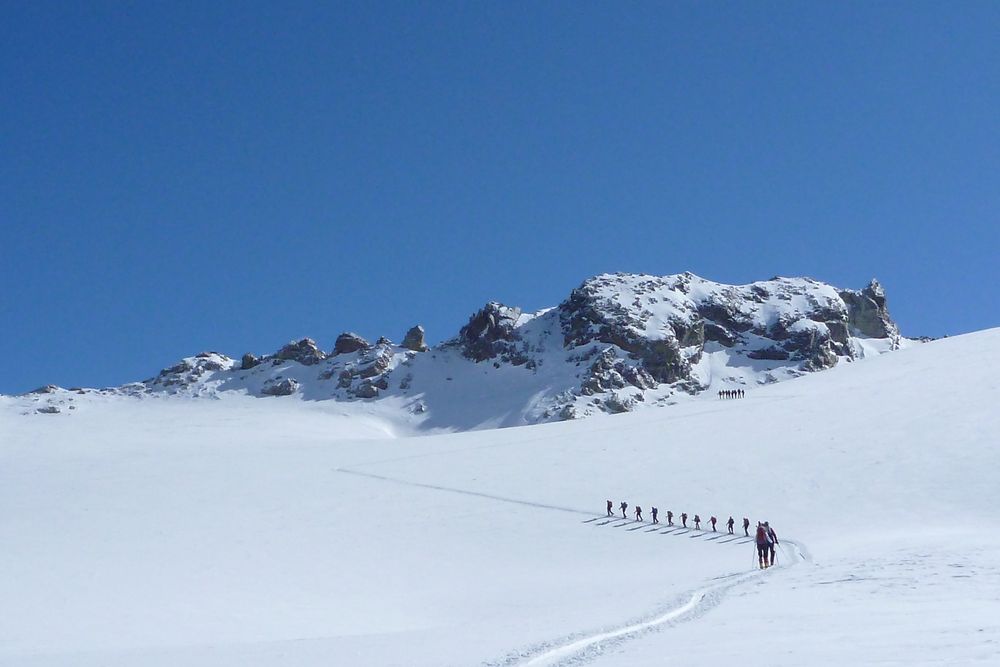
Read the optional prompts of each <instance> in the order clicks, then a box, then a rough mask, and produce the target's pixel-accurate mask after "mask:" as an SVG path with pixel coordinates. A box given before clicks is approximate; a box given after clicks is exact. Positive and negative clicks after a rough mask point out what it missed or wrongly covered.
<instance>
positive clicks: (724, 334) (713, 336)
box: [704, 322, 740, 347]
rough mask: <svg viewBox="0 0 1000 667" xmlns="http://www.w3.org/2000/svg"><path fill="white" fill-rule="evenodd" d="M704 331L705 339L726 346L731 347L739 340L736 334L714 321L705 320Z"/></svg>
mask: <svg viewBox="0 0 1000 667" xmlns="http://www.w3.org/2000/svg"><path fill="white" fill-rule="evenodd" d="M704 331H705V340H706V341H709V340H710V341H715V342H716V343H720V344H721V345H724V346H726V347H732V346H733V345H736V343H738V342H739V340H740V339H739V336H738V335H737V334H734V333H733V332H731V331H730V330H729V329H727V328H725V327H723V326H721V325H719V324H716V323H715V322H705V325H704Z"/></svg>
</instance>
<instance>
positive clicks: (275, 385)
mask: <svg viewBox="0 0 1000 667" xmlns="http://www.w3.org/2000/svg"><path fill="white" fill-rule="evenodd" d="M298 390H299V383H298V382H297V381H295V380H293V379H292V378H284V379H281V378H274V379H273V380H268V381H267V382H265V383H264V386H263V387H261V389H260V393H261V394H263V395H264V396H291V395H292V394H294V393H295V392H296V391H298Z"/></svg>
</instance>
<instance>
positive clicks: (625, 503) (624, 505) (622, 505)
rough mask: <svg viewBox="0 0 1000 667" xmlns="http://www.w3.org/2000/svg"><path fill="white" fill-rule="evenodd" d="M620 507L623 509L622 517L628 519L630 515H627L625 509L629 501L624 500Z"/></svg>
mask: <svg viewBox="0 0 1000 667" xmlns="http://www.w3.org/2000/svg"><path fill="white" fill-rule="evenodd" d="M620 507H621V511H622V518H623V519H627V518H628V517H627V516H625V510H627V509H628V503H627V502H625V501H624V500H623V501H622V504H621V506H620Z"/></svg>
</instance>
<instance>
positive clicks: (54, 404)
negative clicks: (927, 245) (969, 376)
mask: <svg viewBox="0 0 1000 667" xmlns="http://www.w3.org/2000/svg"><path fill="white" fill-rule="evenodd" d="M424 336H425V334H424V330H423V328H422V327H420V326H415V327H413V328H412V329H410V330H409V331H408V332H407V333H406V335H405V337H404V338H403V342H402V344H399V345H397V344H395V343H393V342H392V341H390V340H389V339H387V338H380V339H379V340H378V341H376V342H374V343H371V342H369V341H367V340H365V339H364V338H362V337H361V336H358V335H357V334H354V333H350V332H345V333H342V334H340V335H339V336H338V337H337V339H336V342H335V343H334V345H333V348H332V349H331V350H330V351H329V352H326V351H324V350H323V348H321V347H320V346H319V345H318V344H317V343H316V342H315V341H314V340H312V339H310V338H303V339H301V340H298V341H293V342H290V343H289V344H287V345H285V346H284V347H282V348H281V349H280V350H277V351H276V352H274V353H271V354H266V355H261V356H258V355H256V354H252V353H247V354H244V355H243V356H242V358H240V359H239V360H236V359H233V358H231V357H228V356H226V355H224V354H220V353H217V352H203V353H201V354H198V355H196V356H193V357H189V358H186V359H183V360H182V361H180V362H179V363H178V364H176V365H174V366H171V367H170V368H166V369H164V370H163V371H161V372H160V374H159V375H157V376H156V377H153V378H150V379H148V380H146V381H144V382H138V383H132V384H128V385H124V386H122V387H117V388H114V389H105V390H100V391H98V390H87V389H77V390H71V391H66V390H61V389H59V388H57V387H53V386H47V387H43V388H41V389H39V390H36V391H35V392H32V394H30V395H28V396H26V397H24V398H27V399H29V400H30V401H33V402H35V403H38V404H39V405H36V406H34V410H35V411H43V412H49V413H55V412H60V411H62V410H63V408H67V407H72V408H73V409H75V405H72V406H71V404H73V403H74V401H75V402H76V405H81V404H82V403H81V400H84V399H81V398H79V397H80V396H87V395H93V394H100V395H116V396H123V397H153V396H157V397H214V398H222V397H225V396H227V395H235V394H244V395H250V396H254V397H260V398H261V400H282V399H280V398H276V397H288V396H297V397H299V398H301V399H307V400H314V401H322V400H333V401H337V402H344V403H364V404H373V403H374V404H376V405H378V406H379V409H383V408H384V409H385V410H387V411H388V412H391V413H395V414H396V415H397V416H399V417H402V418H404V419H405V421H407V422H409V423H410V424H412V425H418V426H421V427H424V428H446V429H469V428H484V427H491V426H512V425H518V424H527V423H538V422H545V421H556V420H565V419H572V418H577V417H584V416H587V415H590V414H595V413H601V412H612V413H615V412H626V411H630V410H634V409H636V408H638V407H640V406H643V405H658V404H664V403H669V402H673V401H675V400H677V399H680V398H683V397H685V396H688V395H693V394H698V393H700V392H704V391H719V390H724V389H734V388H743V389H745V390H748V389H751V390H752V388H753V387H754V386H756V385H761V384H768V383H772V382H776V381H779V380H784V379H788V378H792V377H796V376H798V375H801V374H803V373H806V372H810V371H819V370H824V369H827V368H831V367H833V366H835V365H836V364H838V363H840V362H843V361H853V360H855V359H860V358H863V357H865V356H869V355H872V354H879V353H882V352H886V351H890V350H894V349H897V348H898V347H899V346H900V345H901V342H902V341H904V340H905V339H902V338H901V337H900V334H899V330H898V328H897V326H896V324H895V323H894V322H893V321H892V318H891V317H890V316H889V312H888V310H887V307H886V298H885V292H884V291H883V289H882V287H881V285H879V283H878V282H877V281H875V280H873V281H872V282H871V283H870V284H869V285H868V286H867V287H865V288H864V289H861V290H846V289H838V288H835V287H832V286H830V285H827V284H824V283H821V282H818V281H815V280H812V279H810V278H779V277H776V278H772V279H770V280H765V281H760V282H755V283H751V284H749V285H725V284H720V283H716V282H712V281H709V280H705V279H703V278H700V277H698V276H696V275H694V274H691V273H683V274H678V275H670V276H652V275H643V274H628V273H615V274H602V275H598V276H595V277H593V278H590V279H588V280H586V281H584V283H583V284H581V285H580V286H579V287H577V288H576V289H574V290H573V291H572V292H571V293H570V295H569V296H568V298H567V299H566V300H565V301H563V302H562V303H561V304H559V305H558V306H556V307H554V308H548V309H544V310H541V311H538V312H536V313H523V312H522V311H521V310H520V309H519V308H516V307H512V306H507V305H504V304H501V303H496V302H490V303H487V304H486V305H485V306H484V307H483V308H482V309H480V310H479V311H477V312H476V313H474V314H473V315H472V316H471V317H470V318H469V321H468V323H467V324H466V325H465V326H464V327H462V328H461V330H460V331H459V333H458V335H457V336H455V337H454V338H451V339H449V340H446V341H445V342H443V343H440V344H438V345H435V346H432V347H429V346H428V345H427V344H426V342H425V340H424ZM26 407H32V406H30V405H29V406H26ZM369 411H370V410H369Z"/></svg>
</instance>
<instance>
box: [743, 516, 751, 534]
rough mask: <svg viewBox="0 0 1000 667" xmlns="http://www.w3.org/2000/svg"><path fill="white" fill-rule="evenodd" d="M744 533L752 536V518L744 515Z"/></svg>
mask: <svg viewBox="0 0 1000 667" xmlns="http://www.w3.org/2000/svg"><path fill="white" fill-rule="evenodd" d="M743 534H744V535H745V536H746V537H750V519H748V518H746V517H743Z"/></svg>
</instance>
